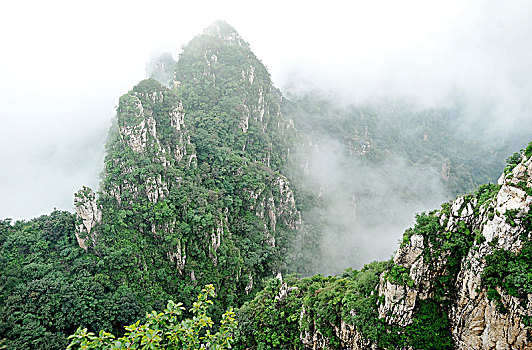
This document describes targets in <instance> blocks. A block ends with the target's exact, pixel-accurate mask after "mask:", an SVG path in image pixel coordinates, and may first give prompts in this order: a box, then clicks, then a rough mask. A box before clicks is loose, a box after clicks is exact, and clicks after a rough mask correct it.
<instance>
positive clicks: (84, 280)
mask: <svg viewBox="0 0 532 350" xmlns="http://www.w3.org/2000/svg"><path fill="white" fill-rule="evenodd" d="M74 222H75V218H74V215H72V214H71V213H68V212H60V211H54V212H52V213H51V214H50V215H47V216H41V217H39V218H36V219H33V220H31V221H28V222H23V221H17V222H15V223H14V224H13V225H11V224H10V222H9V221H3V222H2V225H0V251H1V252H2V253H1V254H0V334H1V335H2V337H5V338H6V339H5V344H6V347H7V348H8V349H30V348H31V349H41V348H46V349H64V348H65V347H66V345H67V339H66V338H67V335H68V334H70V333H73V332H74V331H75V329H76V328H77V327H78V325H80V324H82V325H84V326H85V327H89V328H91V329H99V328H103V327H105V328H108V329H113V330H116V329H118V327H119V326H120V325H122V324H125V323H128V322H131V321H132V320H134V319H135V318H138V316H140V314H141V313H142V312H143V305H142V304H141V303H140V302H139V299H140V298H137V294H136V292H134V291H133V290H131V289H130V288H129V286H127V285H121V284H115V283H113V279H112V277H111V276H112V274H107V273H106V272H105V269H102V268H101V264H102V262H103V261H102V260H101V259H100V258H99V257H97V256H93V255H88V254H85V253H84V251H83V250H82V249H81V248H79V247H78V245H77V243H76V239H75V234H74ZM102 270H103V271H102Z"/></svg>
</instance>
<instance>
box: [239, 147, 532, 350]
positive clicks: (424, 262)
mask: <svg viewBox="0 0 532 350" xmlns="http://www.w3.org/2000/svg"><path fill="white" fill-rule="evenodd" d="M531 205H532V143H530V144H529V146H528V147H527V149H526V150H523V151H521V152H519V153H517V154H515V155H514V156H512V157H510V158H509V160H508V165H507V167H506V169H505V171H504V173H503V175H502V176H501V178H500V179H499V184H498V185H483V186H481V187H479V189H478V190H477V191H476V192H475V193H473V194H470V195H466V196H460V197H458V198H457V199H455V200H454V201H452V202H449V203H445V204H443V205H442V208H441V209H440V210H437V211H433V212H431V213H428V214H425V213H423V214H419V215H418V216H417V223H416V225H415V226H414V227H413V228H411V229H408V230H407V231H406V232H405V234H404V236H403V241H402V243H401V246H400V248H399V249H398V251H397V252H396V253H395V255H394V257H393V259H392V260H390V261H388V262H383V263H372V264H370V265H368V266H366V267H365V268H364V269H362V270H361V271H353V270H348V271H346V272H345V273H344V274H343V275H342V276H338V277H328V278H323V277H321V276H315V277H312V278H306V279H302V280H296V279H293V278H292V279H290V280H288V281H285V282H282V281H280V280H277V281H273V282H271V283H272V284H271V285H270V287H269V289H265V290H263V291H262V292H261V293H259V294H258V295H257V297H256V299H255V300H253V301H252V302H251V303H249V304H247V305H246V306H245V307H243V308H242V309H241V311H240V319H241V337H242V339H246V340H250V338H248V337H247V336H248V335H249V333H248V331H249V328H248V327H252V328H255V329H271V328H276V327H277V325H279V326H281V327H285V328H286V329H291V330H292V333H291V334H292V337H291V338H287V339H283V338H281V341H280V343H279V344H278V345H279V346H281V347H282V346H284V347H285V348H290V347H294V348H308V349H323V348H329V349H337V348H342V349H377V348H384V349H394V348H399V349H452V348H454V349H532V327H531V326H532V323H531V320H532V275H531V274H530V271H531V269H532V235H531V232H532V211H531V210H530V208H531ZM283 291H284V292H283ZM271 313H273V314H274V315H276V314H277V313H281V314H283V318H286V320H289V321H286V320H282V321H280V320H279V317H277V316H273V317H272V315H271ZM264 314H266V315H268V318H266V317H263V316H262V315H264ZM276 322H277V323H278V324H276ZM251 325H252V326H251ZM296 337H297V338H296ZM254 339H256V340H253V342H254V343H255V346H253V345H252V346H248V345H247V344H246V343H245V342H244V343H242V344H241V348H254V347H258V346H259V344H261V345H262V346H263V345H270V346H273V345H274V343H272V341H273V339H271V338H268V337H267V336H266V334H263V333H261V332H259V334H258V335H257V334H255V336H254ZM278 341H279V340H278ZM290 343H292V344H291V345H288V344H290ZM273 347H275V346H273Z"/></svg>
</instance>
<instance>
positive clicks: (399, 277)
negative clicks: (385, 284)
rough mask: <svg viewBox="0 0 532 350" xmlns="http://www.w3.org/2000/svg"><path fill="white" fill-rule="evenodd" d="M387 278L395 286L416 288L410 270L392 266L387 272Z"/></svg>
mask: <svg viewBox="0 0 532 350" xmlns="http://www.w3.org/2000/svg"><path fill="white" fill-rule="evenodd" d="M385 276H386V279H387V280H388V281H390V282H391V283H393V284H400V285H407V286H409V287H410V288H413V287H414V281H413V280H412V278H411V277H410V269H408V268H406V267H404V266H400V265H394V264H392V266H391V267H390V268H389V269H388V270H387V271H386V275H385Z"/></svg>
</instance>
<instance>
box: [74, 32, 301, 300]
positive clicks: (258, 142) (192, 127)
mask: <svg viewBox="0 0 532 350" xmlns="http://www.w3.org/2000/svg"><path fill="white" fill-rule="evenodd" d="M172 62H173V61H172V60H171V58H170V57H168V56H167V55H164V56H163V57H162V58H161V59H159V60H157V61H156V62H155V63H154V65H153V67H151V68H152V76H153V77H154V78H157V79H159V80H161V81H162V82H163V83H164V84H167V85H169V86H170V87H166V86H164V85H162V84H161V83H159V82H157V81H156V80H155V79H148V80H144V81H142V82H140V83H139V84H138V85H136V86H135V87H134V88H133V90H131V91H130V92H129V93H127V94H126V95H124V96H122V97H121V98H120V101H119V105H118V109H117V116H116V121H115V124H114V125H113V127H112V128H111V131H110V132H109V138H108V141H107V145H106V150H107V155H106V158H105V168H104V172H103V178H102V183H101V190H100V192H99V193H98V195H97V196H96V197H97V199H96V200H95V199H94V197H95V195H94V193H93V192H92V191H91V190H90V189H84V191H85V192H87V193H89V195H90V201H89V199H87V200H85V201H84V202H81V199H76V201H77V203H78V202H79V205H78V204H77V208H78V217H79V220H80V222H81V221H82V222H83V223H85V222H88V219H87V218H86V217H88V216H90V215H93V216H94V215H97V218H96V219H94V220H93V221H94V222H97V223H98V226H97V227H95V228H93V226H94V225H93V224H92V222H93V221H91V224H90V225H91V226H90V227H87V225H81V224H80V225H79V227H78V231H77V232H78V233H77V237H79V239H78V241H79V245H80V246H81V247H82V248H84V249H85V250H89V249H91V250H92V251H93V252H94V253H95V254H97V255H99V256H102V257H103V258H104V259H105V258H110V257H111V256H114V257H118V259H117V260H116V261H115V262H114V264H113V267H112V268H113V270H114V271H115V279H116V280H117V282H118V283H121V282H127V283H128V284H133V285H135V286H137V288H138V289H140V290H145V291H147V292H148V293H147V299H151V300H161V302H162V300H164V298H166V297H167V296H172V298H174V299H185V300H186V299H189V294H192V293H194V294H195V293H197V291H195V289H197V290H199V288H200V287H201V286H203V285H205V284H207V283H213V284H214V285H215V286H216V290H217V291H218V292H219V296H220V297H221V298H222V299H223V300H224V304H225V305H223V308H225V307H227V306H228V305H238V304H239V303H240V301H239V300H240V299H241V298H246V296H247V295H248V294H250V293H251V292H252V291H254V290H258V289H260V287H261V281H262V279H263V278H264V277H272V276H275V275H276V274H277V273H278V272H280V271H282V270H284V269H285V268H286V251H287V250H288V249H289V247H290V244H291V241H292V239H294V237H295V236H296V235H297V230H298V227H299V225H300V221H301V218H300V213H299V211H298V210H297V208H296V203H295V199H294V194H293V190H292V188H291V187H290V184H289V181H288V179H287V178H286V177H284V176H283V175H282V174H281V173H280V172H279V171H280V169H281V168H282V166H283V164H284V162H285V159H286V156H287V154H288V153H289V145H290V143H291V137H292V134H293V132H294V127H293V123H292V121H291V120H290V119H289V118H287V117H285V116H283V114H282V113H281V104H282V103H283V99H282V95H281V93H280V91H279V90H278V89H277V88H275V87H274V86H273V84H272V82H271V80H270V76H269V74H268V72H267V70H266V68H265V67H264V65H263V64H262V63H261V62H260V61H259V60H258V59H257V58H256V57H255V56H254V54H253V53H252V52H251V50H250V49H249V45H248V44H247V43H246V42H245V41H244V40H243V39H242V38H240V36H239V35H238V33H237V32H236V31H235V30H234V29H233V28H232V27H230V26H229V25H228V24H226V23H225V22H215V23H214V24H213V25H212V26H211V27H209V28H207V29H206V30H205V31H204V33H203V34H202V35H199V36H197V37H196V38H194V39H193V40H192V41H191V42H190V43H189V44H188V45H187V46H186V47H185V48H184V50H183V52H182V54H181V55H180V57H179V60H178V61H177V62H176V63H174V67H173V78H172V80H171V81H170V82H168V80H167V79H168V76H169V74H168V70H169V68H168V67H169V65H172ZM159 73H160V74H159ZM79 193H80V194H79V196H81V194H82V193H84V192H83V191H81V192H79ZM76 198H77V197H76ZM80 198H81V197H80ZM85 203H87V204H85ZM85 207H87V208H85ZM89 209H90V210H92V211H93V212H94V213H97V214H92V212H91V213H89V212H88V211H89ZM87 237H90V238H91V240H90V241H87Z"/></svg>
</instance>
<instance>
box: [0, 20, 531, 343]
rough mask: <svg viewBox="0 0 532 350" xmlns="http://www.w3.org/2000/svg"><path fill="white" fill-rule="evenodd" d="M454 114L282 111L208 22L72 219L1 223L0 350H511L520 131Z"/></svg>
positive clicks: (526, 281) (326, 96) (129, 108)
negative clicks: (502, 128) (231, 349)
mask: <svg viewBox="0 0 532 350" xmlns="http://www.w3.org/2000/svg"><path fill="white" fill-rule="evenodd" d="M293 84H295V85H294V86H297V84H298V82H297V81H294V82H293ZM299 84H303V85H304V84H305V82H299ZM470 114H471V111H470V109H469V108H468V106H467V105H466V104H465V103H464V102H463V100H461V99H459V98H457V99H456V100H455V101H452V102H451V103H448V104H447V105H446V106H437V107H435V106H432V107H430V106H426V105H421V104H417V103H414V102H412V101H410V100H406V99H399V98H392V97H390V98H374V99H367V100H363V101H359V102H346V101H345V100H341V99H340V98H339V97H338V96H336V95H334V94H333V93H330V92H328V91H325V90H324V89H320V88H319V87H312V88H307V89H303V88H302V89H298V88H293V89H287V91H281V90H280V89H279V88H277V87H276V86H275V85H274V83H273V82H272V79H271V77H270V73H269V72H268V70H267V68H266V67H265V65H264V64H263V63H262V62H261V61H260V60H259V59H258V58H257V57H256V56H255V54H254V53H253V52H252V51H251V49H250V44H249V43H247V42H246V41H245V40H244V39H243V38H242V37H241V36H240V35H239V34H238V33H237V31H236V30H235V29H234V28H233V27H231V26H230V25H229V24H228V23H226V22H224V21H216V22H214V23H213V24H212V25H211V26H209V27H207V28H206V29H205V30H204V31H203V33H201V34H199V35H197V36H195V37H194V38H193V39H192V40H191V41H190V42H189V43H188V44H187V45H185V46H184V47H183V50H182V52H181V53H180V54H179V57H178V58H175V59H174V57H173V56H172V55H171V54H169V53H164V54H162V55H160V56H158V57H157V58H155V59H153V60H152V61H151V62H149V63H148V65H147V79H145V80H142V81H140V82H138V83H137V84H136V85H135V86H134V87H133V88H132V89H131V90H130V91H129V92H127V93H125V94H124V95H123V96H122V97H120V99H119V101H118V106H117V109H116V117H115V118H114V119H113V121H112V126H111V128H110V130H109V132H108V136H107V141H106V143H105V159H104V164H103V171H102V174H101V179H100V184H99V188H94V189H92V188H89V187H87V186H83V187H82V188H81V189H79V191H77V192H76V193H75V194H73V202H74V207H75V212H69V211H59V210H54V211H52V212H51V213H50V214H48V215H42V216H39V217H37V218H34V219H30V220H12V219H9V218H5V219H2V220H0V270H1V271H0V349H65V348H68V349H228V348H233V349H242V350H243V349H464V350H465V349H532V273H531V271H532V210H531V206H532V142H531V135H530V130H527V129H526V128H517V129H512V130H504V132H503V131H501V129H499V128H495V127H493V125H494V124H495V122H494V121H492V120H490V119H489V118H490V116H489V113H486V114H485V115H484V114H482V115H480V117H479V116H478V115H475V116H474V117H471V115H470ZM479 120H482V122H479ZM0 214H1V213H0Z"/></svg>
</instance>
